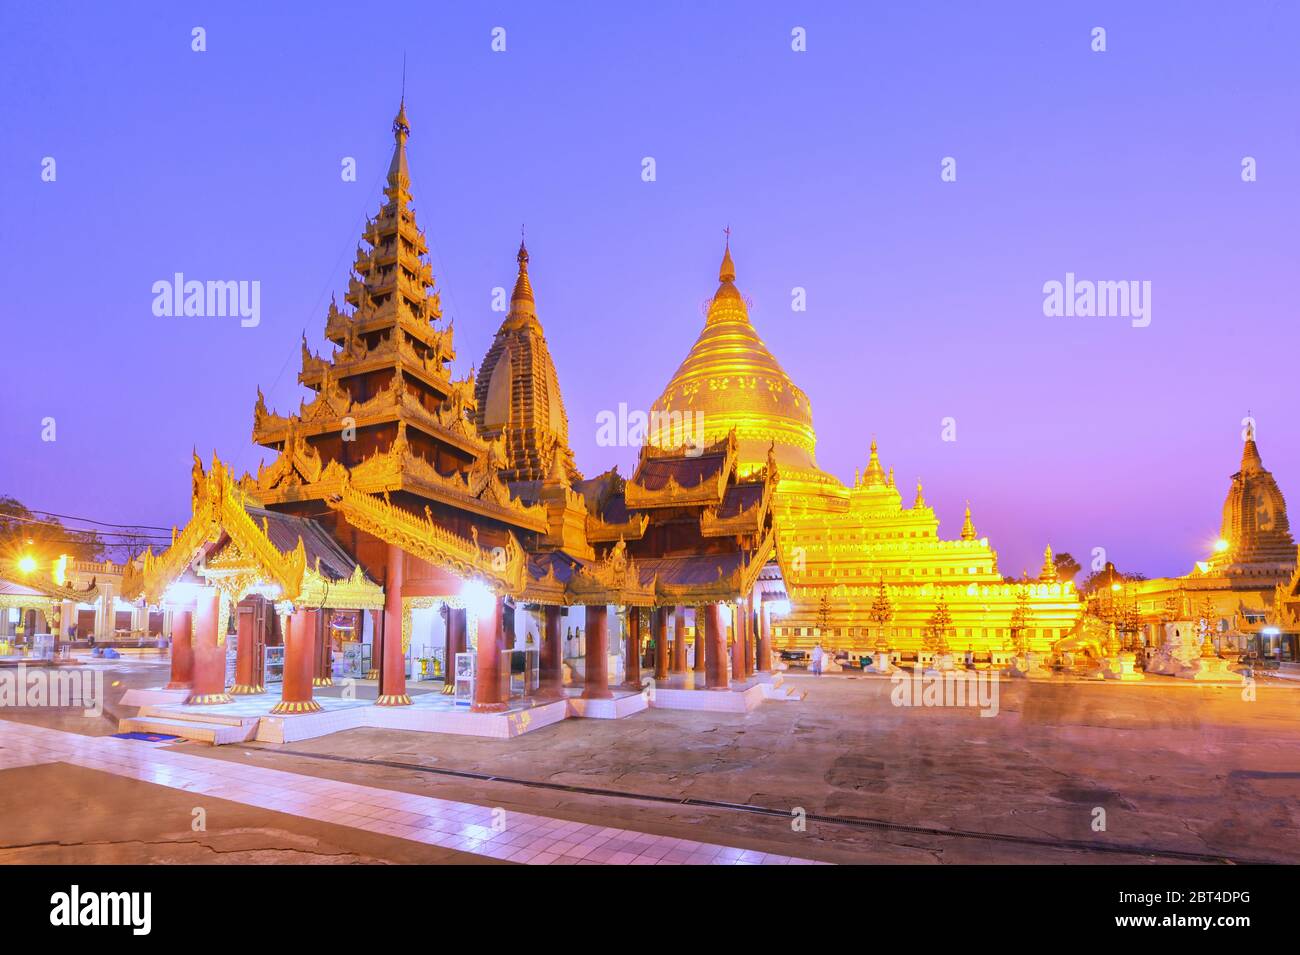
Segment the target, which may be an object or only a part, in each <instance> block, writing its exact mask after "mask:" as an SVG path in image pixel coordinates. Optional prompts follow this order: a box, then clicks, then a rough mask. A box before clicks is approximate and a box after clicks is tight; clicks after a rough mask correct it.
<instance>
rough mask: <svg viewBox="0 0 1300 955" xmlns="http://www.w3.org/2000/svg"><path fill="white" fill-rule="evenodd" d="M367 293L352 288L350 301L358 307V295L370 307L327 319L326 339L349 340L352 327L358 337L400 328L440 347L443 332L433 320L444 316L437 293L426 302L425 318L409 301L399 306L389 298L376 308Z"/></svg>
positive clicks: (420, 339) (336, 341)
mask: <svg viewBox="0 0 1300 955" xmlns="http://www.w3.org/2000/svg"><path fill="white" fill-rule="evenodd" d="M353 281H354V282H355V281H356V280H355V279H354V280H353ZM357 285H358V286H359V285H360V283H357ZM364 292H365V289H364V286H362V287H361V288H360V289H353V288H352V287H351V286H349V289H348V296H347V299H348V301H349V302H351V303H352V304H353V305H356V304H357V302H355V301H353V297H354V295H355V296H356V298H357V299H358V300H359V301H362V302H367V306H368V307H366V308H358V309H357V310H356V311H355V312H353V313H351V314H349V313H345V312H343V311H341V310H339V311H336V312H334V313H332V314H330V315H329V316H327V318H326V320H325V337H326V338H327V339H329V340H330V341H332V342H334V343H335V344H338V343H340V342H342V341H343V340H344V338H346V336H347V335H348V330H349V328H351V329H352V331H353V334H356V335H368V334H370V333H371V332H382V331H386V330H388V329H392V328H400V329H401V330H402V331H404V332H406V333H407V334H408V335H410V336H411V337H412V338H415V339H417V340H418V341H420V342H423V343H424V344H425V345H428V346H429V347H430V348H435V347H437V345H438V336H439V335H440V334H441V333H442V330H441V329H439V328H435V327H434V326H433V325H432V324H430V321H431V320H437V319H438V318H440V317H441V304H440V300H439V296H438V293H437V292H434V293H433V294H432V295H431V296H429V297H427V298H426V299H425V300H424V301H425V302H426V303H427V304H426V305H425V306H424V309H425V311H426V314H427V315H428V317H427V318H421V317H420V316H419V315H417V314H416V312H415V311H414V310H413V309H412V308H411V307H410V305H408V304H406V303H405V302H403V303H402V304H400V305H399V304H397V300H396V299H395V298H389V299H388V300H387V301H385V302H384V303H383V304H382V305H376V304H374V303H373V302H369V301H368V300H367V299H366V298H365V297H363V293H364Z"/></svg>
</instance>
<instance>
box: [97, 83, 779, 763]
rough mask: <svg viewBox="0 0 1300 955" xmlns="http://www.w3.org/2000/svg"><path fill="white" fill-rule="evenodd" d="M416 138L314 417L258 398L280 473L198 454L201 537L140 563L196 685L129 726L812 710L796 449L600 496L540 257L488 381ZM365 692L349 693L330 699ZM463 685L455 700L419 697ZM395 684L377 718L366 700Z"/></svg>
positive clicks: (351, 302) (525, 264) (195, 511)
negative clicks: (431, 216) (791, 540)
mask: <svg viewBox="0 0 1300 955" xmlns="http://www.w3.org/2000/svg"><path fill="white" fill-rule="evenodd" d="M410 129H411V128H410V124H409V122H408V120H407V116H406V109H405V104H403V105H402V107H401V109H400V110H399V112H398V115H397V117H396V119H395V120H394V123H393V135H394V149H393V155H392V160H391V163H390V165H389V169H388V176H387V187H386V188H385V190H384V201H383V203H382V205H381V208H380V210H379V212H378V213H377V214H376V215H375V216H374V217H373V218H371V219H369V220H368V221H367V223H366V225H365V228H364V230H363V233H362V242H361V244H360V245H359V247H358V249H357V254H356V257H355V260H354V261H353V264H352V270H351V276H350V279H349V283H348V288H347V292H346V294H345V296H344V303H343V304H342V305H340V304H339V303H338V302H337V300H335V301H332V302H331V303H330V306H329V309H328V311H327V314H326V316H325V329H324V330H325V338H326V340H327V341H328V342H329V343H330V345H331V346H332V350H331V351H330V353H329V354H327V355H322V354H317V353H315V352H313V351H312V349H311V348H310V347H309V346H308V343H307V341H306V339H305V337H304V341H303V344H302V356H301V360H302V361H301V371H300V373H299V375H298V381H299V382H300V383H301V384H302V385H303V386H305V387H306V388H307V389H308V391H309V393H310V396H309V398H308V399H307V400H304V401H302V402H300V404H299V407H298V409H297V411H296V412H293V413H289V414H281V413H278V412H276V411H274V410H272V409H270V408H268V406H267V403H266V399H265V397H264V396H263V395H262V393H261V392H260V391H259V392H258V395H257V400H256V402H255V405H254V409H253V439H254V441H255V442H256V443H258V444H260V445H261V446H263V447H265V448H266V449H268V450H269V451H271V452H272V453H273V455H274V458H273V459H272V460H271V462H270V463H269V464H265V463H264V464H263V465H262V466H260V467H259V468H258V470H257V473H256V474H245V475H243V476H240V477H236V476H235V475H234V474H232V473H231V472H230V470H229V468H228V466H227V465H226V464H225V463H224V462H222V461H221V460H220V459H219V458H217V457H216V456H214V457H213V460H212V462H211V465H210V467H208V468H206V469H205V468H204V466H203V463H202V462H201V461H200V460H199V458H198V457H197V456H196V457H195V460H194V464H193V468H192V474H191V482H192V490H193V495H192V517H191V520H190V522H189V523H188V524H187V525H186V526H185V527H184V528H182V529H178V530H175V531H174V532H173V537H172V542H171V545H170V546H169V547H167V548H166V549H164V550H163V551H162V552H161V553H159V554H154V553H153V552H152V550H150V551H148V552H146V553H144V554H143V555H141V556H140V558H138V559H137V560H135V561H133V562H132V563H130V564H129V565H128V566H127V568H126V571H125V573H124V576H123V580H122V584H121V587H122V595H123V597H124V598H125V599H126V600H128V601H132V602H133V603H135V604H137V605H139V606H141V607H163V608H167V610H168V611H169V612H170V613H171V615H172V621H173V623H172V627H171V633H172V674H171V677H172V678H171V682H170V683H169V684H168V686H167V687H165V688H161V689H159V690H157V691H134V690H133V691H131V693H129V694H128V697H129V699H128V700H127V702H128V703H134V704H136V705H140V706H142V710H141V713H140V715H139V716H138V717H136V718H135V719H134V720H130V721H127V722H130V723H131V724H132V726H133V727H135V728H138V729H147V730H154V731H158V730H163V731H168V732H179V733H180V734H181V735H190V734H187V733H185V732H184V731H185V730H187V729H189V730H193V727H192V726H191V725H190V724H199V725H200V729H199V730H196V731H194V732H197V733H198V735H199V738H209V739H210V740H211V741H214V742H219V741H224V740H227V739H235V738H257V739H268V740H275V741H280V740H284V739H290V738H302V736H303V735H317V734H318V733H319V732H332V731H334V730H335V729H338V728H343V727H345V726H348V725H383V726H392V727H400V728H414V729H428V730H437V731H443V732H462V733H477V734H481V735H494V736H512V735H516V734H517V733H520V732H525V731H527V730H530V729H536V728H538V727H540V726H544V725H547V724H549V723H551V722H554V721H555V720H557V719H564V718H566V717H569V716H585V717H595V718H618V717H623V716H627V715H630V714H632V713H635V712H638V711H639V710H643V709H645V708H647V707H648V706H651V705H658V706H674V705H683V706H685V705H689V706H691V707H692V708H697V709H698V708H711V707H712V708H718V709H724V710H725V709H741V710H744V709H749V708H752V707H753V706H755V705H757V704H758V703H759V702H760V701H762V700H763V699H770V698H777V699H797V698H798V695H797V694H790V693H789V692H788V691H785V690H783V689H782V688H781V677H780V675H779V674H777V675H773V674H771V673H770V670H771V640H770V610H771V608H770V607H769V606H767V605H766V603H765V601H764V595H765V594H771V593H779V592H780V591H781V589H782V585H781V583H780V579H779V571H778V570H777V569H776V564H775V563H774V561H773V557H774V555H775V548H776V541H775V532H774V525H773V509H772V505H773V501H774V495H775V492H776V488H777V486H778V483H779V481H780V471H779V465H778V463H777V458H776V453H775V446H772V447H769V449H768V454H767V457H766V458H765V460H764V464H763V466H762V467H761V468H758V469H753V468H751V469H748V470H746V471H742V469H741V466H740V465H741V453H740V443H739V440H738V438H737V436H736V434H735V433H734V432H729V433H727V434H725V435H722V436H721V437H720V438H719V439H718V440H716V441H714V442H713V443H712V444H711V445H710V446H708V447H705V448H701V447H698V446H695V445H683V446H681V447H677V448H672V447H664V446H654V447H651V446H646V447H643V448H642V451H641V455H640V459H639V461H638V464H637V468H636V471H635V474H634V475H633V476H632V478H630V479H627V480H625V479H624V478H622V477H621V476H620V475H619V474H618V472H617V470H611V471H609V472H606V473H605V474H601V475H599V476H597V477H594V478H584V477H583V475H582V473H581V472H580V471H579V470H578V468H577V466H576V463H575V460H574V455H573V451H572V450H571V448H570V447H569V442H568V419H567V416H566V413H565V410H564V404H563V399H562V397H561V392H560V385H559V378H558V375H557V374H556V370H555V366H554V363H553V361H552V358H551V355H550V352H549V349H548V347H547V344H546V339H545V336H544V333H543V328H542V324H541V321H540V319H539V317H538V310H537V302H536V298H535V295H534V292H533V287H532V282H531V279H530V275H529V261H530V257H529V253H528V249H527V248H526V246H525V245H524V244H523V243H522V242H521V243H520V246H519V251H518V254H517V256H516V261H517V266H518V271H517V275H516V280H515V285H514V290H513V292H512V295H511V299H510V309H509V312H508V314H507V315H506V318H505V320H504V321H503V322H502V324H501V326H500V328H499V330H498V331H497V333H496V336H495V337H494V339H493V342H492V344H491V346H490V348H489V350H488V353H487V355H486V356H485V358H484V360H483V362H482V363H481V365H480V371H479V374H478V375H477V376H476V375H475V374H474V373H473V372H471V373H470V374H469V375H468V376H466V377H464V378H456V377H454V376H453V374H452V371H451V366H452V363H453V361H454V360H455V357H456V356H455V349H454V328H453V325H452V323H451V322H450V321H444V319H443V316H442V310H441V304H440V299H439V293H438V292H437V291H436V290H435V287H434V286H435V283H434V276H433V273H432V270H431V267H430V266H429V264H428V263H427V261H426V253H427V251H428V246H427V243H426V240H425V237H424V233H423V231H422V230H421V229H420V227H419V225H418V224H417V221H416V215H415V210H414V207H413V205H412V196H411V192H410V175H409V171H408V166H407V152H406V150H407V142H408V139H409V136H410ZM765 573H766V577H767V581H766V583H764V584H762V585H760V583H759V578H760V575H762V574H765ZM774 574H775V578H774V576H773V575H774ZM688 618H689V621H690V625H689V626H688ZM575 630H576V631H577V632H578V634H579V635H580V637H579V638H577V639H575V638H574V637H573V636H566V634H565V632H564V631H567V632H568V634H572V633H573V631H575ZM688 638H689V639H690V640H691V641H692V646H691V647H690V648H689V649H688V647H687V641H688ZM231 642H233V643H234V646H235V650H234V652H233V653H231V652H230V651H229V644H230V643H231ZM688 658H689V659H690V662H691V666H690V669H689V670H688V668H687V666H686V661H687V660H688ZM643 664H644V666H643ZM339 680H347V681H350V683H349V685H348V686H347V687H346V689H347V692H346V693H343V694H341V695H340V694H338V693H335V692H330V693H321V694H318V693H316V692H315V690H317V689H320V688H325V687H330V686H332V685H333V684H335V683H336V681H339ZM435 680H436V681H438V682H439V683H440V686H441V689H442V691H443V692H440V693H433V692H427V690H428V686H425V687H423V689H425V690H426V692H424V693H417V694H413V693H412V692H411V690H412V687H413V685H414V684H417V683H423V684H429V683H431V682H432V681H435ZM369 681H375V683H376V684H377V692H376V696H375V699H374V700H373V703H372V702H371V701H369V700H364V701H363V700H359V699H357V698H356V695H355V690H356V687H357V685H362V684H366V683H368V682H369ZM276 684H278V687H276ZM277 690H278V692H277ZM692 694H693V695H692ZM683 695H687V696H689V703H688V702H687V700H686V697H685V696H683ZM363 711H364V712H363ZM311 716H315V717H316V721H315V722H314V723H309V722H304V721H303V719H302V718H306V717H311ZM288 718H295V719H293V720H291V719H288Z"/></svg>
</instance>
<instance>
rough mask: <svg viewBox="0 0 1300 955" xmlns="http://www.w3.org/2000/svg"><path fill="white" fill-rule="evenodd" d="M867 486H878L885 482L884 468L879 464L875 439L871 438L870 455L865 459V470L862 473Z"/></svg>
mask: <svg viewBox="0 0 1300 955" xmlns="http://www.w3.org/2000/svg"><path fill="white" fill-rule="evenodd" d="M862 478H863V481H864V482H865V483H866V485H867V487H880V486H881V485H882V484H884V483H885V469H884V468H882V467H881V466H880V454H879V452H878V451H877V449H876V439H875V438H872V439H871V456H870V458H869V459H868V461H867V470H866V471H865V472H864V473H863V475H862Z"/></svg>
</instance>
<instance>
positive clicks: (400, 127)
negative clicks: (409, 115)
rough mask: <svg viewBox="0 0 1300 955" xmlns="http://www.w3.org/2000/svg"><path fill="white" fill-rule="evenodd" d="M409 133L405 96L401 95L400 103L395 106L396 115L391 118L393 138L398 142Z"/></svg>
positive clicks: (409, 125) (409, 126)
mask: <svg viewBox="0 0 1300 955" xmlns="http://www.w3.org/2000/svg"><path fill="white" fill-rule="evenodd" d="M409 135H411V124H410V122H408V121H407V119H406V97H405V96H403V97H402V102H401V104H400V105H399V106H398V107H397V115H396V116H395V117H394V118H393V138H394V139H395V140H397V141H398V142H399V143H400V142H401V141H402V140H403V139H405V138H406V137H407V136H409Z"/></svg>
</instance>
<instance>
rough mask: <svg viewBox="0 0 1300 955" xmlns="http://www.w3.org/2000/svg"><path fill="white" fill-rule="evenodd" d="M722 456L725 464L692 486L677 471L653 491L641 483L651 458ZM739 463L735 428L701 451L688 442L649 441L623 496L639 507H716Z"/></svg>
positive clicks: (693, 458) (670, 458)
mask: <svg viewBox="0 0 1300 955" xmlns="http://www.w3.org/2000/svg"><path fill="white" fill-rule="evenodd" d="M719 456H720V457H721V458H722V464H721V466H720V467H719V468H718V471H717V473H716V474H714V475H708V474H705V475H703V476H701V478H700V480H699V482H697V483H696V484H693V485H690V486H689V487H683V486H682V485H681V484H680V483H678V481H677V477H676V475H674V474H669V475H668V480H667V481H666V482H665V483H664V486H663V487H661V488H656V489H654V490H651V489H650V488H647V487H645V486H644V485H643V484H641V483H640V479H641V475H642V472H643V470H644V466H645V464H646V463H647V462H649V461H665V460H683V461H691V460H695V459H696V458H701V457H719ZM738 462H739V442H738V440H737V438H736V431H735V429H734V428H733V429H732V430H731V431H729V432H727V436H726V437H725V438H723V439H721V440H720V441H715V442H714V443H713V444H711V445H708V446H707V447H706V448H704V449H703V450H702V451H699V452H696V451H695V450H694V449H693V448H692V447H691V446H689V445H683V446H681V447H678V448H659V447H655V446H654V445H650V444H647V445H644V446H643V447H642V449H641V459H640V461H639V463H638V464H637V470H636V474H634V475H633V477H632V479H631V480H630V481H628V482H627V484H626V486H625V487H624V490H623V494H624V498H625V499H626V501H627V506H628V507H629V508H634V509H638V510H642V509H648V508H655V507H689V506H704V507H709V506H716V505H718V504H721V503H722V498H723V496H724V495H725V494H726V492H727V486H728V484H730V483H731V481H732V480H733V479H734V478H735V477H736V474H737V470H736V469H737V467H738Z"/></svg>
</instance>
